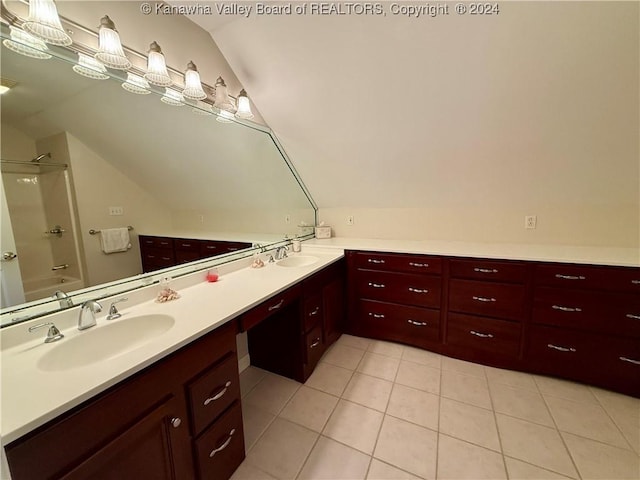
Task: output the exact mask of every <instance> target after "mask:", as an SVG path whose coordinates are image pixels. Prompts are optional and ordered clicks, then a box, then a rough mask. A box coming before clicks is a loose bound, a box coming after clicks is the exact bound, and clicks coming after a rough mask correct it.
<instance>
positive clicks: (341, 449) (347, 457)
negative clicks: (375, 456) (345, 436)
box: [298, 437, 370, 480]
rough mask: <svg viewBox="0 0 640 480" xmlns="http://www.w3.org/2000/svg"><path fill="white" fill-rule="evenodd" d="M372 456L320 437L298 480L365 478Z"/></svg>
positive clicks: (353, 479)
mask: <svg viewBox="0 0 640 480" xmlns="http://www.w3.org/2000/svg"><path fill="white" fill-rule="evenodd" d="M369 461H370V457H369V455H365V454H364V453H362V452H359V451H358V450H354V449H353V448H350V447H347V446H346V445H343V444H341V443H338V442H336V441H334V440H331V439H330V438H327V437H320V438H319V439H318V442H317V443H316V445H315V447H313V450H312V451H311V455H309V458H308V459H307V461H306V463H305V464H304V467H303V468H302V471H301V472H300V475H298V480H306V479H325V480H358V479H364V478H365V475H366V474H367V468H368V467H369Z"/></svg>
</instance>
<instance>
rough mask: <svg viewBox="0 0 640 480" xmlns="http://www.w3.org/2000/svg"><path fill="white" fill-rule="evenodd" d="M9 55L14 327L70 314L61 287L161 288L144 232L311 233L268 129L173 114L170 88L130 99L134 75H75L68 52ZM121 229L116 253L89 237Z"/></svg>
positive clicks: (306, 211) (5, 238) (10, 308)
mask: <svg viewBox="0 0 640 480" xmlns="http://www.w3.org/2000/svg"><path fill="white" fill-rule="evenodd" d="M3 13H6V10H5V12H3ZM1 27H2V38H3V39H7V38H9V37H10V31H9V26H8V25H7V24H5V23H2V25H1ZM1 48H2V52H1V56H0V61H1V72H2V79H3V83H5V82H7V81H9V83H13V84H14V86H13V88H11V89H10V90H9V92H8V93H6V94H4V95H2V97H0V101H1V104H0V107H1V121H2V130H1V134H2V137H1V152H0V153H1V157H2V195H1V196H2V217H1V223H0V225H1V226H2V247H1V248H2V253H3V254H4V253H5V252H8V253H7V254H6V255H5V256H4V258H3V261H2V270H1V271H2V279H1V283H2V298H3V305H2V325H3V326H5V325H8V324H13V323H16V322H17V321H21V320H26V319H28V318H32V317H33V316H34V315H42V314H43V313H47V312H50V311H54V310H56V309H58V308H63V307H64V305H63V303H62V302H60V301H59V300H57V299H55V298H52V292H54V291H56V290H61V291H63V292H66V293H67V294H69V295H70V296H72V297H73V296H74V295H76V294H77V295H79V297H78V299H77V300H76V301H75V302H74V304H75V305H77V304H78V300H80V298H81V297H82V295H93V296H94V297H95V295H96V294H97V293H96V292H100V294H101V295H103V296H104V295H107V294H113V293H114V292H116V293H117V292H118V289H121V290H122V291H125V290H128V289H131V288H135V287H136V286H140V285H144V284H145V283H147V284H148V283H149V282H151V281H154V279H155V278H157V277H158V275H157V274H156V275H155V276H150V274H148V275H144V274H142V267H141V260H140V250H139V246H138V236H139V235H144V234H146V235H166V236H173V237H181V238H201V239H209V240H224V241H239V242H248V243H249V244H252V246H253V247H255V246H256V244H260V245H261V246H265V245H269V244H274V243H276V242H280V241H282V240H283V238H285V235H288V236H289V237H291V236H296V235H298V236H305V235H308V234H309V233H310V232H311V231H312V229H310V228H308V227H306V226H312V225H314V224H315V214H316V208H315V205H314V203H313V200H312V199H311V197H310V195H309V193H308V191H307V190H306V188H305V187H304V185H303V184H302V182H301V181H300V179H299V177H298V175H297V173H296V172H295V170H294V169H293V168H292V165H291V163H290V161H289V159H288V158H287V157H286V154H284V152H283V150H282V148H281V146H280V144H279V143H278V141H277V138H275V136H274V135H273V134H272V132H271V131H270V130H269V129H268V128H266V127H264V126H261V125H258V124H253V123H252V122H248V121H231V122H225V123H223V122H220V121H216V120H217V118H218V117H217V116H216V115H211V114H206V112H205V111H203V110H202V109H198V108H197V106H195V107H194V105H192V104H185V105H182V106H171V105H168V104H166V103H164V102H162V101H161V96H162V95H161V89H154V91H153V92H152V93H151V94H148V95H136V94H132V93H129V92H128V91H125V89H123V88H122V82H123V80H124V79H125V78H126V73H123V72H116V71H111V70H109V74H110V75H111V78H109V79H106V80H94V79H90V78H86V77H84V76H81V75H78V74H76V73H75V72H74V71H73V70H72V66H73V65H74V64H75V63H76V61H77V55H76V54H75V53H73V52H71V51H69V50H66V49H64V48H60V47H50V51H49V53H50V54H51V58H49V59H34V58H28V57H26V56H23V55H20V54H18V53H15V52H14V51H12V50H10V49H8V48H6V47H5V46H2V47H1ZM212 80H213V79H203V81H204V82H206V83H212ZM162 90H164V89H162ZM114 213H115V214H114ZM124 226H131V227H132V230H131V249H129V250H128V251H126V252H120V253H113V254H108V255H107V254H105V253H103V252H102V251H101V244H100V239H99V238H98V237H99V235H92V234H90V231H91V230H100V229H107V228H116V227H124ZM14 249H15V251H14ZM11 252H13V253H16V254H17V257H15V258H13V259H12V258H9V257H11V255H10V253H11ZM251 253H252V250H251V249H247V250H246V251H244V252H241V253H234V254H233V255H229V256H227V257H226V259H227V260H229V259H233V258H238V257H239V256H241V255H243V254H244V255H250V254H251ZM224 260H225V259H224V258H223V259H222V260H220V261H224ZM208 265H209V264H208V263H206V261H200V262H197V263H194V264H193V265H191V266H187V267H181V270H174V271H173V273H174V274H179V273H180V272H185V271H193V270H194V269H197V268H205V267H206V266H208ZM185 268H191V270H185ZM162 273H164V274H171V273H172V271H171V270H169V271H166V272H162ZM151 275H152V274H151ZM107 287H108V288H107ZM34 306H37V307H38V308H36V309H34V308H33V307H34Z"/></svg>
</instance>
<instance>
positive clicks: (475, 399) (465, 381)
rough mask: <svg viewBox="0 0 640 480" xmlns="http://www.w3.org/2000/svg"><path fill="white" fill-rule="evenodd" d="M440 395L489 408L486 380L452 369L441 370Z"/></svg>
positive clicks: (489, 401)
mask: <svg viewBox="0 0 640 480" xmlns="http://www.w3.org/2000/svg"><path fill="white" fill-rule="evenodd" d="M440 389H441V395H442V396H443V397H447V398H452V399H453V400H459V401H461V402H465V403H470V404H472V405H476V406H478V407H482V408H488V409H491V408H492V406H491V398H490V397H489V387H488V385H487V380H486V379H484V378H481V377H476V376H471V375H466V374H463V373H458V372H456V371H452V370H442V379H441V385H440Z"/></svg>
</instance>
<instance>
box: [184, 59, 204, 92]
mask: <svg viewBox="0 0 640 480" xmlns="http://www.w3.org/2000/svg"><path fill="white" fill-rule="evenodd" d="M182 95H184V96H185V98H189V99H191V100H203V99H205V98H207V94H206V93H204V90H203V89H202V83H200V74H199V73H198V68H197V67H196V65H195V64H194V63H193V62H189V63H188V64H187V70H186V71H185V72H184V90H183V91H182Z"/></svg>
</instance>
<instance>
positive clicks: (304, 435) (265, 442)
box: [246, 418, 318, 479]
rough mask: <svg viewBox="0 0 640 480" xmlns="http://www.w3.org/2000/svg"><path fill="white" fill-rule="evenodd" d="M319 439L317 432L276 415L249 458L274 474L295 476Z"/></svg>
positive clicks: (260, 467) (279, 476)
mask: <svg viewBox="0 0 640 480" xmlns="http://www.w3.org/2000/svg"><path fill="white" fill-rule="evenodd" d="M317 439H318V434H317V433H316V432H312V431H311V430H309V429H307V428H304V427H301V426H300V425H296V424H295V423H291V422H289V421H287V420H283V419H281V418H276V419H275V420H274V421H273V423H272V424H271V425H270V426H269V428H268V429H267V431H266V432H264V434H263V435H262V437H261V438H260V440H258V442H257V443H256V444H255V446H254V447H253V448H252V449H251V451H250V452H249V455H247V460H246V461H247V462H248V463H249V464H250V465H253V466H254V467H257V468H259V469H260V470H263V471H265V472H267V473H268V474H270V475H273V476H274V477H277V478H281V479H290V478H295V477H296V475H297V474H298V472H299V471H300V469H301V468H302V465H303V464H304V461H305V460H306V458H307V456H308V455H309V452H310V451H311V449H312V448H313V446H314V444H315V443H316V440H317Z"/></svg>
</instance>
